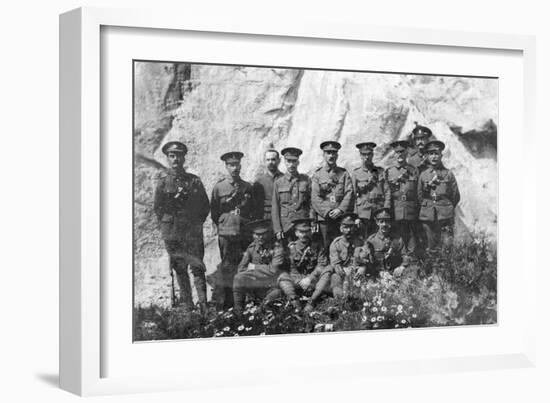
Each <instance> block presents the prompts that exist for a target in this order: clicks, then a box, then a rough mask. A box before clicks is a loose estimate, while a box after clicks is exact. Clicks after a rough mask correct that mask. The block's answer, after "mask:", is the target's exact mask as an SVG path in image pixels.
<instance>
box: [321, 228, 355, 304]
mask: <svg viewBox="0 0 550 403" xmlns="http://www.w3.org/2000/svg"><path fill="white" fill-rule="evenodd" d="M362 244H363V242H362V239H361V238H360V237H355V236H354V237H352V238H351V239H350V240H349V241H348V240H347V239H346V237H345V236H343V235H340V236H339V237H337V238H336V239H334V241H332V243H331V244H330V255H329V258H330V266H331V267H332V276H331V281H330V287H331V289H332V293H333V295H334V296H335V297H342V296H343V292H344V282H345V281H346V279H348V278H349V277H351V276H353V275H354V274H355V269H356V267H355V265H354V263H355V262H354V255H355V249H356V248H358V247H360V246H361V245H362Z"/></svg>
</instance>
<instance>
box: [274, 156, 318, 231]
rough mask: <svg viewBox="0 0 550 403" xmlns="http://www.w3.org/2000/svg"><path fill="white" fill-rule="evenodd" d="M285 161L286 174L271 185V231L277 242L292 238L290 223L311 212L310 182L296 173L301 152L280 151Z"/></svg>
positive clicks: (307, 216) (302, 175) (305, 216)
mask: <svg viewBox="0 0 550 403" xmlns="http://www.w3.org/2000/svg"><path fill="white" fill-rule="evenodd" d="M281 154H283V157H284V159H285V165H286V173H285V174H284V175H283V176H281V177H280V178H278V179H277V180H275V183H274V185H273V202H272V209H273V210H272V219H273V231H274V232H275V235H276V236H277V239H278V240H282V239H285V238H293V237H294V234H292V233H291V232H292V222H293V220H296V219H300V218H309V217H310V216H311V214H312V211H311V201H310V198H311V180H310V179H309V177H308V176H307V175H304V174H301V173H299V172H298V165H299V164H300V160H299V158H300V155H301V154H302V150H300V149H299V148H294V147H287V148H285V149H283V150H282V151H281Z"/></svg>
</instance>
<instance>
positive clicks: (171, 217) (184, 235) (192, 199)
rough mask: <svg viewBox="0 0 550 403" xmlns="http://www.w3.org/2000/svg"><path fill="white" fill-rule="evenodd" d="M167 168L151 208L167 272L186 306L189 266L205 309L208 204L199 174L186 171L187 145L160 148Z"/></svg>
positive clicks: (188, 302)
mask: <svg viewBox="0 0 550 403" xmlns="http://www.w3.org/2000/svg"><path fill="white" fill-rule="evenodd" d="M162 152H163V153H164V154H165V155H166V157H167V158H168V161H169V163H170V168H169V169H168V171H166V172H163V173H161V174H160V176H159V181H158V183H157V186H156V189H155V196H154V206H153V210H154V212H155V215H156V216H157V218H158V221H159V223H160V230H161V234H162V239H163V240H164V245H165V247H166V250H167V252H168V255H169V257H170V273H172V270H174V271H175V272H176V276H177V281H178V284H179V288H180V299H181V301H182V302H183V303H184V304H185V306H186V307H191V306H192V305H193V300H192V294H191V284H190V281H189V274H188V272H187V269H188V267H190V268H191V273H192V274H193V280H194V284H195V288H196V290H197V296H198V300H199V304H200V307H201V309H202V310H203V311H204V309H205V308H206V280H205V272H206V268H205V266H204V263H203V261H202V259H203V257H204V239H203V234H202V226H203V223H204V221H205V220H206V217H207V216H208V212H209V211H210V206H209V203H208V196H207V195H206V191H205V189H204V186H203V184H202V182H201V180H200V179H199V177H198V176H195V175H193V174H190V173H188V172H186V171H185V169H184V168H183V164H184V162H185V155H186V154H187V147H186V146H185V144H183V143H180V142H179V141H171V142H169V143H166V144H165V145H164V146H163V147H162Z"/></svg>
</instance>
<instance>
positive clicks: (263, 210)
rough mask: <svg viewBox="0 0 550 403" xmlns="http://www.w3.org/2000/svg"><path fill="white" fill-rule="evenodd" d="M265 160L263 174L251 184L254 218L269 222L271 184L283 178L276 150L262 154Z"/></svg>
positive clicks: (271, 194) (271, 195)
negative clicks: (254, 205)
mask: <svg viewBox="0 0 550 403" xmlns="http://www.w3.org/2000/svg"><path fill="white" fill-rule="evenodd" d="M264 158H265V168H266V169H265V172H263V173H262V174H260V175H258V176H257V177H256V180H255V181H254V183H253V184H252V188H253V195H254V203H255V204H256V207H255V210H256V212H255V214H254V215H255V216H256V218H258V219H260V218H265V219H268V220H271V202H272V200H273V184H274V183H275V180H277V179H278V178H280V177H281V176H283V173H282V172H281V171H279V163H280V162H281V160H280V158H279V152H278V151H277V150H273V149H269V150H267V151H266V152H265V154H264Z"/></svg>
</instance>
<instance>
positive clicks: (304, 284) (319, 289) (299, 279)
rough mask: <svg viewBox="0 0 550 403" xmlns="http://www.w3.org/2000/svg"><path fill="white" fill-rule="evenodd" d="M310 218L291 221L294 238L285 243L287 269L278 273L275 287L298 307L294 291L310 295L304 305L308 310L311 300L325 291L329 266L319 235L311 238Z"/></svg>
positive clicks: (310, 306) (311, 306) (296, 294)
mask: <svg viewBox="0 0 550 403" xmlns="http://www.w3.org/2000/svg"><path fill="white" fill-rule="evenodd" d="M312 221H313V220H312V219H310V218H299V219H295V220H293V221H292V224H293V226H294V233H295V235H296V241H294V242H290V243H289V244H288V254H289V256H288V257H289V264H290V268H289V271H284V272H283V273H281V275H280V276H279V281H278V284H279V288H280V289H281V290H282V291H283V293H284V294H285V295H286V297H287V298H288V299H289V300H290V301H291V302H292V304H293V305H294V306H295V307H296V308H298V307H299V303H298V295H300V294H301V295H308V296H309V295H310V298H309V301H308V303H307V305H306V307H305V311H306V312H311V311H312V310H313V307H314V305H315V302H316V301H317V300H318V299H319V297H320V296H321V295H322V293H323V291H325V290H326V291H328V285H329V283H330V273H331V267H330V266H329V265H328V259H327V254H326V252H325V248H324V246H323V243H322V242H321V240H320V239H312V233H311V223H312Z"/></svg>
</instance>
